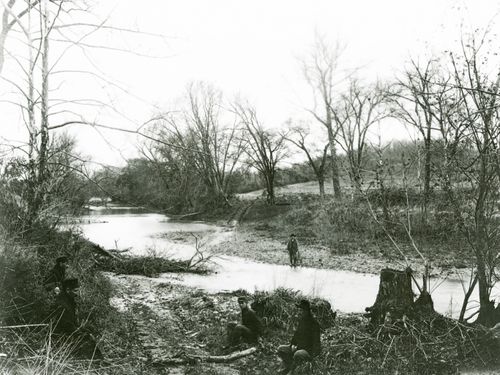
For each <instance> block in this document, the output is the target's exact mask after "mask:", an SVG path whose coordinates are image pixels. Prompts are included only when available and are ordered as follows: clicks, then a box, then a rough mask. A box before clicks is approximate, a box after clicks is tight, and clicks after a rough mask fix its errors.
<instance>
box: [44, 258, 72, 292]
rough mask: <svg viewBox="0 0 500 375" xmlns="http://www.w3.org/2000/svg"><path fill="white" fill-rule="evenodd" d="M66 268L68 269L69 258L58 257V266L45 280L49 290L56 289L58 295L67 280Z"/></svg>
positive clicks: (53, 268)
mask: <svg viewBox="0 0 500 375" xmlns="http://www.w3.org/2000/svg"><path fill="white" fill-rule="evenodd" d="M66 268H68V258H67V257H65V256H60V257H58V258H57V259H56V264H55V265H54V267H52V269H51V270H50V272H49V273H48V275H47V277H46V278H45V281H44V285H45V288H46V289H47V290H51V289H54V290H55V291H56V293H59V292H60V290H61V286H62V282H63V280H64V279H65V278H66Z"/></svg>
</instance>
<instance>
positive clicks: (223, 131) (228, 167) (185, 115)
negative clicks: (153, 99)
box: [143, 83, 244, 205]
mask: <svg viewBox="0 0 500 375" xmlns="http://www.w3.org/2000/svg"><path fill="white" fill-rule="evenodd" d="M160 117H161V119H159V120H158V121H156V122H155V123H154V125H153V127H152V130H151V132H150V133H149V134H150V138H151V140H150V142H149V146H148V147H145V148H144V149H143V155H144V156H146V157H147V159H148V160H150V161H151V162H152V164H154V165H157V166H158V168H159V169H160V170H163V172H164V173H160V175H168V176H169V178H171V177H172V176H173V175H176V176H178V177H176V180H178V182H179V183H180V182H181V181H179V179H182V181H183V183H181V184H180V185H179V186H178V187H180V186H184V188H185V189H186V190H182V191H184V192H186V194H185V195H186V196H189V195H190V194H187V192H190V191H191V190H192V187H194V186H191V187H188V186H186V184H185V183H186V182H187V180H189V181H190V183H191V184H192V183H193V181H192V179H191V178H190V177H189V176H190V175H193V174H194V176H196V178H197V179H198V181H199V183H196V184H194V185H196V188H197V190H196V193H197V194H198V195H202V196H203V197H204V198H206V200H207V202H208V201H211V202H217V204H219V203H223V204H226V205H228V204H229V196H230V194H231V192H232V191H231V189H232V185H231V182H232V180H233V176H234V172H235V170H236V168H237V166H238V164H239V161H240V158H241V156H242V154H243V143H244V141H243V137H242V136H241V134H240V133H241V132H240V128H239V126H238V124H237V122H236V118H235V115H234V113H233V112H231V111H228V110H226V109H225V108H224V106H223V97H222V93H221V92H220V91H219V90H217V89H215V88H214V87H212V86H210V85H208V84H205V83H193V84H190V85H189V87H188V90H187V95H186V105H185V107H184V108H179V109H178V110H176V111H172V112H170V113H169V114H167V115H162V116H159V118H160ZM181 170H182V171H184V172H183V174H184V177H182V173H181V174H179V173H178V172H179V171H181ZM193 194H194V192H193Z"/></svg>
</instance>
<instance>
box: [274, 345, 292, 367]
mask: <svg viewBox="0 0 500 375" xmlns="http://www.w3.org/2000/svg"><path fill="white" fill-rule="evenodd" d="M277 353H278V357H280V358H281V360H282V361H283V366H284V369H285V370H290V369H291V367H292V363H293V352H292V348H291V347H290V345H280V346H279V347H278V351H277Z"/></svg>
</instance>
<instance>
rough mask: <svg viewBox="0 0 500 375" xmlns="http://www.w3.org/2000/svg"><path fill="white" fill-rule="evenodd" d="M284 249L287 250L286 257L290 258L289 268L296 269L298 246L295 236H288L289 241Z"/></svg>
mask: <svg viewBox="0 0 500 375" xmlns="http://www.w3.org/2000/svg"><path fill="white" fill-rule="evenodd" d="M286 249H287V250H288V255H289V256H290V266H292V267H297V263H298V261H299V245H298V244H297V239H296V238H295V234H293V233H292V234H291V235H290V239H289V240H288V243H287V244H286Z"/></svg>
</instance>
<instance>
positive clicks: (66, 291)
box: [53, 279, 103, 359]
mask: <svg viewBox="0 0 500 375" xmlns="http://www.w3.org/2000/svg"><path fill="white" fill-rule="evenodd" d="M79 287H80V284H79V282H78V279H66V280H63V282H62V289H61V292H60V293H59V294H58V296H57V298H56V305H57V307H56V311H55V314H54V315H53V316H54V320H55V325H54V333H55V334H56V335H57V336H59V337H63V338H64V337H66V338H67V337H70V338H71V339H72V340H73V343H74V344H73V345H74V346H73V348H72V349H73V350H72V354H73V355H75V356H78V357H83V358H92V359H102V358H103V355H102V353H101V351H100V349H99V347H98V346H97V343H96V340H95V338H94V337H93V336H92V334H91V333H90V332H87V331H86V330H85V329H82V327H80V324H79V321H78V307H77V303H76V298H77V296H78V290H79ZM62 342H63V343H67V339H63V340H62Z"/></svg>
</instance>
